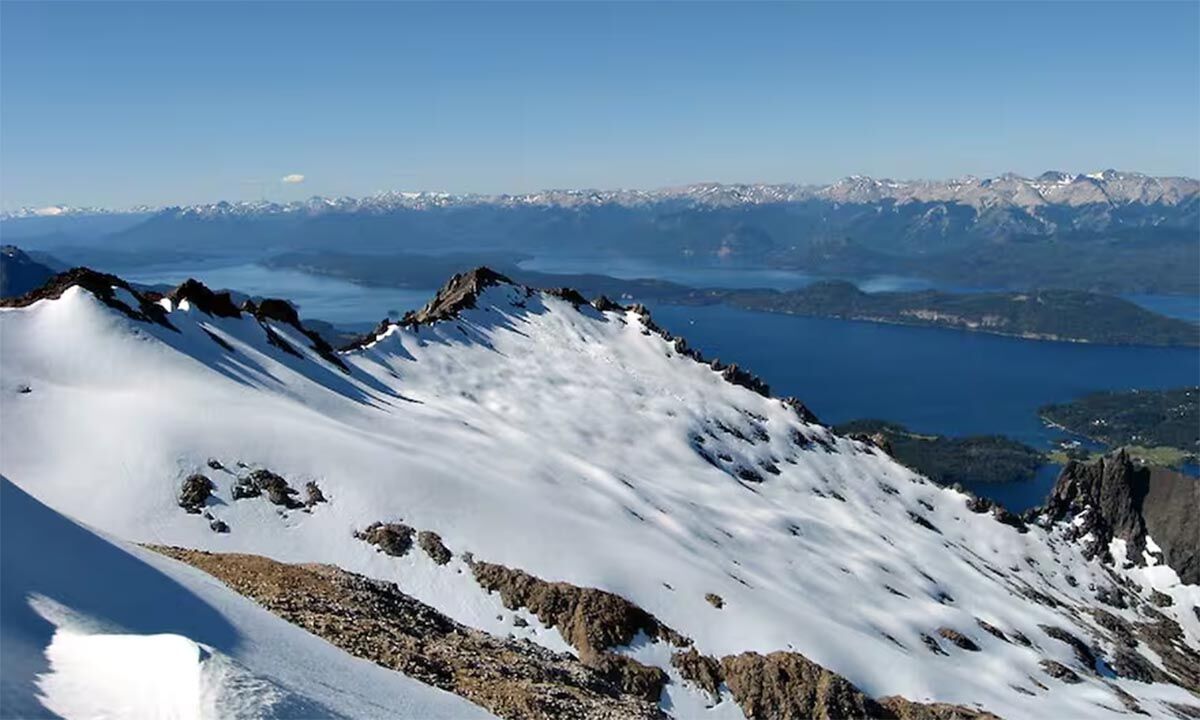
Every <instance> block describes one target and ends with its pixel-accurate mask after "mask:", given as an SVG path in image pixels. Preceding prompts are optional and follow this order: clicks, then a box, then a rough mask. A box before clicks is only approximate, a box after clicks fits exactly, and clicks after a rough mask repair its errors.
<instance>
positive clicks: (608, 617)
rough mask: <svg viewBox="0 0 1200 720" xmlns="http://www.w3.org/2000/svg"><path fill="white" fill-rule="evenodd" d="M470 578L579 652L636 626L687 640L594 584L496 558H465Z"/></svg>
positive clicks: (618, 639) (602, 647)
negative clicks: (553, 578) (538, 573)
mask: <svg viewBox="0 0 1200 720" xmlns="http://www.w3.org/2000/svg"><path fill="white" fill-rule="evenodd" d="M470 566H471V572H472V573H474V575H475V580H476V581H477V582H478V583H479V584H480V585H481V586H482V587H483V588H484V589H485V590H488V591H489V592H498V593H500V600H501V602H503V603H504V607H506V608H508V609H509V610H518V609H521V608H525V609H526V610H528V611H529V612H531V613H533V614H534V615H537V617H538V619H539V620H541V621H542V624H543V625H546V626H547V627H553V628H557V629H558V631H559V633H561V634H562V636H563V639H564V640H566V641H567V642H568V643H570V645H571V646H572V647H574V648H575V649H576V650H578V651H579V655H580V657H586V656H589V655H596V654H599V653H602V652H604V651H606V650H609V649H610V648H614V647H620V646H622V645H628V644H629V643H630V642H632V641H633V639H634V637H636V636H637V634H638V633H639V632H642V633H645V634H646V636H647V637H650V638H658V639H661V640H664V641H666V642H668V643H670V644H672V645H676V646H678V647H686V646H688V645H690V644H691V640H689V639H687V638H686V637H684V636H683V635H681V634H680V633H678V632H676V631H674V630H672V629H671V628H669V627H667V626H666V625H663V624H662V623H661V622H659V621H658V618H656V617H654V616H653V615H651V614H650V613H648V612H646V611H645V610H643V609H641V608H640V607H638V606H637V605H634V604H633V603H631V602H629V601H628V600H626V599H625V598H623V597H621V596H620V595H616V594H613V593H610V592H605V591H604V590H599V589H597V588H585V587H579V586H577V585H571V584H570V583H565V582H550V581H547V580H542V579H541V578H539V577H535V576H533V575H530V574H529V573H527V572H524V571H522V570H516V569H513V568H508V567H505V566H503V565H497V564H495V563H487V562H481V561H476V560H473V559H472V560H471V561H470Z"/></svg>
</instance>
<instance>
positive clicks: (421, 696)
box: [0, 478, 491, 720]
mask: <svg viewBox="0 0 1200 720" xmlns="http://www.w3.org/2000/svg"><path fill="white" fill-rule="evenodd" d="M0 513H2V515H3V517H2V518H0V520H2V522H0V533H2V540H3V542H2V543H0V554H2V559H3V565H2V567H3V573H4V576H3V579H4V582H3V584H2V585H0V599H2V600H3V604H2V606H0V607H2V609H0V630H2V631H3V643H0V664H2V665H3V668H4V673H3V675H0V717H5V718H15V717H23V718H24V717H48V716H51V713H53V715H54V716H59V717H65V718H68V719H73V718H95V717H128V718H152V717H163V718H166V717H171V718H180V719H181V720H184V719H191V718H195V719H197V720H199V719H203V720H210V719H211V720H217V719H218V718H221V719H224V718H313V717H330V718H334V717H338V718H349V717H361V718H377V717H381V716H383V715H406V716H408V717H420V718H446V720H458V719H459V718H476V717H478V718H485V717H491V716H490V715H489V714H488V713H485V712H483V711H481V710H480V709H478V708H476V707H475V706H473V705H471V704H470V703H468V702H466V701H465V700H462V699H460V698H458V697H455V696H453V695H450V694H449V693H445V692H441V691H438V690H434V689H432V688H429V687H428V686H425V685H422V684H421V683H419V682H417V681H416V680H412V679H410V678H408V677H405V676H404V675H401V674H400V673H395V672H390V671H387V670H384V669H382V668H379V667H376V666H375V665H374V664H372V663H370V662H367V661H364V660H359V659H357V658H354V657H352V656H350V655H348V654H347V653H345V652H343V651H341V650H338V649H337V648H335V647H333V646H331V645H329V644H327V643H326V642H324V641H323V640H320V639H318V638H316V637H314V636H312V635H310V634H308V633H306V632H304V631H303V630H300V629H299V628H296V627H294V626H292V625H289V624H288V623H287V622H285V621H283V620H281V619H279V618H276V617H275V616H273V615H271V613H269V612H267V611H266V610H264V609H262V608H260V607H258V606H256V605H255V604H254V603H253V602H251V601H249V600H247V599H245V598H243V597H241V596H239V595H238V594H237V593H235V592H234V591H232V590H230V589H228V588H226V587H225V586H224V585H221V584H220V583H217V582H214V581H213V580H212V578H210V577H208V576H207V575H204V574H203V573H200V572H198V571H196V570H194V569H192V568H190V567H187V566H185V565H183V564H181V563H177V562H174V561H172V560H168V559H166V558H163V557H161V556H159V555H158V554H156V553H153V552H150V551H148V550H143V549H141V548H136V547H130V546H127V545H125V544H124V543H122V542H119V541H110V540H108V539H106V538H104V537H102V536H100V535H97V534H95V533H93V532H92V531H90V530H88V529H87V528H84V527H81V526H79V525H77V524H75V523H74V522H71V521H70V520H68V519H66V518H64V517H62V516H61V515H58V514H57V513H55V512H54V511H53V510H51V509H49V508H47V507H46V506H44V505H42V504H41V503H39V502H38V501H37V500H34V499H33V498H31V497H30V496H29V495H27V494H25V493H24V492H23V491H22V490H21V489H19V488H17V487H15V486H14V485H13V484H12V483H10V482H9V481H8V479H7V478H0Z"/></svg>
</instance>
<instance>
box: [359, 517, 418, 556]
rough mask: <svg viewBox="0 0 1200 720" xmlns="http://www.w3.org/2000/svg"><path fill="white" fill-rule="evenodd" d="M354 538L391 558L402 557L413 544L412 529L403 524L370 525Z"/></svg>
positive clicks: (378, 523)
mask: <svg viewBox="0 0 1200 720" xmlns="http://www.w3.org/2000/svg"><path fill="white" fill-rule="evenodd" d="M354 537H356V538H358V539H359V540H362V541H364V542H367V543H370V544H371V545H374V546H375V547H377V548H379V550H380V551H382V552H383V553H385V554H387V555H391V556H393V557H404V555H406V554H407V553H408V551H409V550H410V549H412V544H413V529H412V528H411V527H409V526H407V525H405V524H404V523H381V522H377V523H372V524H370V525H368V526H367V528H366V529H365V530H362V531H356V532H355V533H354Z"/></svg>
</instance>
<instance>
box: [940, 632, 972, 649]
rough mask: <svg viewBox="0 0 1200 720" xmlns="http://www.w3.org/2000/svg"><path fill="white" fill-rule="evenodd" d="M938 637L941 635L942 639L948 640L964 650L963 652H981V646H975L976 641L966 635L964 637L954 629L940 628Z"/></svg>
mask: <svg viewBox="0 0 1200 720" xmlns="http://www.w3.org/2000/svg"><path fill="white" fill-rule="evenodd" d="M938 635H941V636H942V637H944V638H946V639H947V640H949V641H950V642H952V643H954V644H955V645H957V646H958V647H960V648H962V649H963V650H969V651H971V652H979V645H977V644H975V641H974V640H972V639H971V638H969V637H967V636H966V635H963V634H962V633H960V632H959V631H957V630H955V629H954V628H948V627H940V628H938Z"/></svg>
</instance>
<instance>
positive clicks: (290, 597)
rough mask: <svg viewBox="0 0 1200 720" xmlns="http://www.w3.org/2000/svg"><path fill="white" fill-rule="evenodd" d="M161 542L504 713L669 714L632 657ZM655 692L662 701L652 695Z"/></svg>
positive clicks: (578, 718)
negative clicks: (515, 634)
mask: <svg viewBox="0 0 1200 720" xmlns="http://www.w3.org/2000/svg"><path fill="white" fill-rule="evenodd" d="M152 549H153V550H156V551H158V552H160V553H162V554H164V555H167V556H169V557H172V558H175V559H176V560H180V561H182V562H185V563H188V564H190V565H193V566H195V567H197V568H199V569H201V570H203V571H205V572H207V573H209V574H211V575H213V576H215V577H216V578H217V579H219V580H221V581H222V582H224V583H225V584H226V585H228V586H229V587H230V588H232V589H233V590H235V591H237V592H239V593H241V594H242V595H245V596H246V597H248V598H250V599H252V600H254V601H255V602H257V603H258V604H259V605H261V606H263V607H264V608H266V609H267V610H269V611H271V612H273V613H275V614H276V615H279V616H280V617H282V618H283V619H285V620H287V621H289V622H291V623H294V624H296V625H298V626H299V627H301V628H304V629H305V630H307V631H309V632H311V633H313V634H315V635H317V636H319V637H321V638H324V639H325V640H326V641H328V642H330V643H332V644H334V645H336V646H337V647H340V648H342V649H343V650H345V651H346V652H349V653H350V654H352V655H355V656H357V657H361V658H365V659H367V660H370V661H372V662H375V663H376V664H378V665H381V666H383V667H386V668H389V669H392V670H397V671H399V672H402V673H404V674H405V675H408V676H410V677H412V678H415V679H416V680H419V681H421V682H423V683H426V684H429V685H432V686H434V687H437V688H441V689H442V690H446V691H448V692H452V693H454V694H456V695H459V696H461V697H464V698H466V699H468V700H470V701H471V702H474V703H475V704H477V705H479V706H481V707H483V708H486V709H487V710H488V711H490V712H492V713H494V714H496V715H498V716H500V717H502V718H509V719H511V720H534V719H537V720H542V719H543V718H565V719H567V720H584V719H585V718H586V719H589V720H591V719H593V718H594V719H596V720H626V719H628V720H649V719H651V718H656V719H657V718H663V717H665V716H664V714H663V712H662V710H661V709H660V708H659V706H658V704H657V702H656V700H657V691H656V690H654V689H653V685H654V684H655V683H656V682H657V680H656V678H657V677H658V675H660V674H661V673H662V671H661V670H658V668H647V667H646V666H641V665H640V664H637V663H634V662H633V661H632V660H629V659H628V658H620V659H614V660H612V661H611V662H609V663H608V664H606V665H605V667H601V668H593V667H589V666H587V665H585V664H584V663H583V662H581V661H580V660H577V659H575V658H574V657H572V656H570V655H568V654H566V653H556V652H553V651H551V650H547V649H545V648H542V647H540V646H538V645H535V644H533V643H530V642H528V641H518V640H511V639H508V640H505V639H502V638H497V637H494V636H491V635H488V634H486V633H483V632H480V631H478V630H475V629H473V628H469V627H466V626H464V625H461V624H459V623H457V622H455V621H454V620H451V619H450V618H448V617H446V616H445V615H443V614H442V613H440V612H438V611H437V610H436V609H434V608H432V607H430V606H428V605H425V604H424V603H422V602H420V601H418V600H416V599H414V598H412V597H410V596H408V595H405V594H404V593H403V592H401V591H400V589H399V588H398V587H397V586H396V585H395V584H394V583H389V582H382V581H378V580H372V579H370V578H367V577H364V576H362V575H357V574H354V573H349V572H346V571H344V570H341V569H338V568H336V567H333V566H330V565H288V564H285V563H280V562H276V561H274V560H270V559H267V558H264V557H259V556H255V555H237V554H217V553H207V552H201V551H197V550H187V549H183V548H168V547H153V548H152ZM625 661H628V662H625ZM614 676H615V677H616V678H617V679H616V680H614V679H613V678H614ZM663 680H664V681H665V676H663ZM627 686H629V687H632V688H635V689H636V691H629V690H626V687H627ZM658 687H659V688H661V685H659V686H658ZM651 694H653V696H654V698H655V701H651V700H650V699H649V697H650V695H651ZM385 714H386V713H385Z"/></svg>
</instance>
